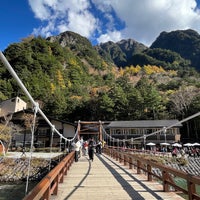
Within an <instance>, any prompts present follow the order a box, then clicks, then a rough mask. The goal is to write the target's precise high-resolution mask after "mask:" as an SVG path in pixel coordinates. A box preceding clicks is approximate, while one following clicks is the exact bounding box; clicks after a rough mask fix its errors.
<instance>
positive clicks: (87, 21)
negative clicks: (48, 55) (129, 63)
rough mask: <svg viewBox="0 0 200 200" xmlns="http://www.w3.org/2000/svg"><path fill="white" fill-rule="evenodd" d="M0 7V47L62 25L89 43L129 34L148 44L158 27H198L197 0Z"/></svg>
mask: <svg viewBox="0 0 200 200" xmlns="http://www.w3.org/2000/svg"><path fill="white" fill-rule="evenodd" d="M0 7H1V12H0V25H1V31H0V50H1V51H3V50H4V49H5V48H7V47H8V45H10V44H12V43H16V42H20V41H21V39H23V38H26V37H28V36H30V35H35V36H38V35H40V36H42V37H44V38H46V37H48V36H51V35H58V34H59V33H61V32H64V31H67V30H68V31H74V32H76V33H79V34H80V35H82V36H85V37H87V38H88V39H89V40H90V41H91V42H92V44H93V45H95V44H98V43H101V42H106V41H113V42H117V41H120V40H121V39H128V38H131V39H135V40H136V41H138V42H141V43H143V44H145V45H147V46H149V45H151V44H152V42H153V41H155V39H156V38H157V37H158V36H159V34H160V33H161V32H162V31H167V32H169V31H173V30H184V29H188V28H191V29H194V30H196V31H197V32H198V33H200V0H20V1H17V0H3V1H1V4H0Z"/></svg>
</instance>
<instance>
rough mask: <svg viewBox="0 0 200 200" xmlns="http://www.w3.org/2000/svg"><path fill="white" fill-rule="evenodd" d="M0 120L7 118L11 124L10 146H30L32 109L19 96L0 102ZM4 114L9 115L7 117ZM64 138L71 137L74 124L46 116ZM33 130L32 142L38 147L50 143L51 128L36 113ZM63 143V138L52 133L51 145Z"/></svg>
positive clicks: (73, 132) (73, 133)
mask: <svg viewBox="0 0 200 200" xmlns="http://www.w3.org/2000/svg"><path fill="white" fill-rule="evenodd" d="M0 111H1V112H0V113H1V115H0V118H1V121H2V122H3V120H9V124H10V125H9V126H12V132H13V134H12V135H13V137H12V146H25V145H26V146H30V143H31V137H32V136H31V126H32V123H33V116H34V114H33V110H32V109H27V103H26V102H24V101H23V100H22V99H20V98H19V97H15V98H12V99H8V100H6V101H3V102H1V103H0ZM6 116H10V117H9V119H7V118H6ZM47 118H48V120H49V121H50V122H51V124H53V125H54V126H55V129H56V130H58V131H59V133H61V134H62V135H63V136H64V137H65V138H73V137H74V135H75V129H76V127H75V124H73V123H70V122H66V121H64V120H58V119H55V118H53V117H47ZM34 128H35V130H34V144H35V146H38V147H48V146H50V143H51V138H52V130H51V127H50V125H49V124H48V123H47V122H46V121H45V119H43V117H42V116H41V115H40V114H39V113H37V117H36V124H35V127H34ZM61 143H62V144H64V143H65V140H64V139H62V140H61V138H60V136H59V135H58V134H57V133H54V134H53V143H52V145H53V146H58V145H60V144H61Z"/></svg>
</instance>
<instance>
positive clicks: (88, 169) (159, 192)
mask: <svg viewBox="0 0 200 200" xmlns="http://www.w3.org/2000/svg"><path fill="white" fill-rule="evenodd" d="M103 151H104V153H103V154H96V155H95V158H94V161H91V160H89V158H88V156H82V157H80V158H79V161H78V162H74V155H75V152H74V151H73V152H71V153H69V154H68V155H67V156H66V157H65V158H64V159H63V160H61V162H60V163H59V164H58V165H57V166H56V167H55V168H53V169H52V170H51V171H50V172H49V174H47V176H46V177H44V178H43V179H42V180H41V181H40V182H39V183H38V184H37V185H36V186H35V188H34V189H33V190H32V191H30V192H29V194H27V195H26V196H25V198H24V200H38V199H40V200H68V199H69V200H77V199H82V200H86V199H87V200H90V199H94V200H102V199H105V200H107V199H109V200H110V199H115V200H118V199H119V200H129V199H130V200H131V199H133V200H134V199H136V200H146V199H149V200H169V199H173V200H181V199H188V200H200V195H199V191H198V189H197V188H199V185H200V177H199V176H195V175H192V174H188V173H186V172H183V171H181V170H177V169H174V168H171V167H168V166H166V165H163V164H161V163H160V162H158V161H155V160H154V159H153V158H148V159H147V158H146V155H145V154H144V153H143V152H141V153H142V154H138V153H136V154H135V153H134V152H129V151H124V150H122V149H121V150H120V149H115V148H113V147H105V148H104V149H103ZM153 156H154V157H155V156H156V155H153ZM176 178H180V179H182V180H183V181H184V182H185V184H186V185H185V187H183V186H180V185H179V184H177V183H176V181H175V179H176ZM183 194H184V197H183V196H182V195H183Z"/></svg>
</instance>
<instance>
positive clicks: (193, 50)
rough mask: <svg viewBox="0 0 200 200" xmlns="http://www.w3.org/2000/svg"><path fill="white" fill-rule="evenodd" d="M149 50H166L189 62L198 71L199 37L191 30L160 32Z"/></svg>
mask: <svg viewBox="0 0 200 200" xmlns="http://www.w3.org/2000/svg"><path fill="white" fill-rule="evenodd" d="M150 48H151V49H154V48H161V49H168V50H171V51H173V52H176V53H178V54H180V55H181V57H183V58H185V59H187V60H190V61H191V65H192V66H193V67H195V68H196V69H198V70H200V35H199V34H198V33H197V32H196V31H194V30H191V29H188V30H177V31H171V32H169V33H168V32H162V33H160V35H159V36H158V38H157V39H156V40H155V41H154V42H153V43H152V45H151V46H150Z"/></svg>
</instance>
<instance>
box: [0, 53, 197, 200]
mask: <svg viewBox="0 0 200 200" xmlns="http://www.w3.org/2000/svg"><path fill="white" fill-rule="evenodd" d="M0 59H1V61H2V62H3V64H4V65H5V67H6V68H7V69H8V71H9V72H10V74H11V75H12V76H13V77H14V78H15V80H16V81H17V83H18V85H19V86H20V87H21V89H22V90H23V91H24V93H25V94H26V96H27V97H28V98H29V100H30V102H31V103H32V105H33V111H34V120H33V125H32V129H31V133H32V138H31V148H30V157H29V168H28V169H29V170H28V173H27V184H26V194H27V195H26V196H25V198H24V200H33V199H35V200H36V199H47V200H49V199H53V200H54V199H55V200H56V199H59V200H61V199H78V198H81V199H86V198H87V199H93V198H95V199H102V198H105V199H147V198H149V199H170V198H172V199H183V198H182V197H181V196H179V195H178V194H177V191H180V192H182V193H184V194H186V195H188V198H189V200H192V199H200V196H199V195H198V194H197V193H196V185H199V184H200V179H199V177H193V176H191V175H187V174H184V173H181V172H178V171H176V170H172V169H169V168H165V167H163V166H160V165H159V164H157V163H156V164H155V163H154V162H151V161H150V160H145V159H144V160H143V159H142V157H137V156H136V157H134V156H133V155H132V154H130V153H127V154H124V152H122V151H117V150H116V149H114V148H109V147H107V148H105V153H103V154H102V155H101V156H100V155H98V156H96V157H95V159H94V162H90V161H89V160H88V158H86V157H84V156H83V157H81V158H80V159H79V162H77V163H74V162H73V161H74V152H71V153H69V154H68V155H67V156H66V157H65V158H64V159H63V160H62V161H61V162H60V163H59V164H58V165H57V166H56V167H55V168H54V169H52V170H51V171H50V172H49V174H47V176H45V177H44V178H43V179H42V181H41V182H40V183H38V185H37V186H36V187H35V188H34V189H33V190H32V191H30V192H29V193H28V184H29V173H30V169H31V159H32V153H33V143H34V131H35V119H36V114H37V113H38V112H39V113H40V115H41V116H42V117H43V118H44V120H45V121H46V122H47V123H48V124H49V126H50V127H51V129H52V135H53V134H54V133H56V134H58V135H59V136H60V138H62V139H64V140H65V141H67V142H72V141H74V139H75V138H77V137H79V136H80V133H81V130H80V122H78V127H77V131H76V133H75V135H74V137H73V138H71V139H69V138H65V137H64V136H63V135H62V134H61V133H60V132H59V131H58V130H57V129H56V128H55V126H54V125H53V124H52V123H51V122H50V121H49V119H48V118H47V117H46V115H45V114H44V113H43V111H42V110H41V109H40V107H39V105H38V103H37V102H35V101H34V99H33V97H32V96H31V94H30V93H29V92H28V91H27V89H26V87H25V86H24V84H23V83H22V82H21V80H20V79H19V77H18V76H17V74H16V73H15V71H14V70H13V68H12V67H11V65H10V64H9V63H8V61H7V60H6V58H5V57H4V55H3V54H2V52H0ZM199 115H200V112H198V113H196V114H194V115H192V116H190V117H188V118H186V119H183V120H182V121H179V122H178V123H183V122H185V121H188V120H190V119H192V118H194V117H197V116H199ZM98 123H99V130H98V139H100V140H102V139H103V138H102V137H103V136H104V137H106V138H109V140H110V141H113V142H115V141H118V142H119V139H115V138H112V137H111V136H110V135H109V134H107V133H106V131H105V130H104V128H103V126H102V123H101V121H99V122H98ZM175 125H177V124H172V125H170V126H169V127H164V129H165V130H163V129H161V130H158V131H156V132H153V133H150V134H148V135H144V136H141V137H145V138H146V137H148V136H151V135H154V134H156V133H159V132H163V131H166V130H167V129H169V128H171V127H173V126H175ZM141 137H138V138H134V140H137V139H141ZM122 142H124V140H123V141H122ZM141 161H142V162H143V163H141ZM122 163H123V164H122ZM127 166H128V168H127ZM153 168H158V169H159V170H160V172H161V175H158V174H154V172H153V170H152V169H153ZM142 172H144V173H142ZM169 174H172V175H173V176H174V177H176V176H179V177H181V178H183V179H184V180H186V182H187V189H185V188H181V187H179V186H178V185H176V183H175V182H174V181H173V177H172V176H171V175H169ZM65 175H68V176H66V177H67V179H66V181H65V180H64V179H65ZM144 175H145V177H146V178H145V177H144ZM153 177H155V178H156V180H157V181H155V180H153ZM158 180H159V181H160V182H161V183H160V182H158ZM59 183H65V184H66V185H65V184H62V186H60V184H59ZM59 186H60V187H59ZM170 187H172V188H175V190H172V191H171V189H170Z"/></svg>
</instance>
